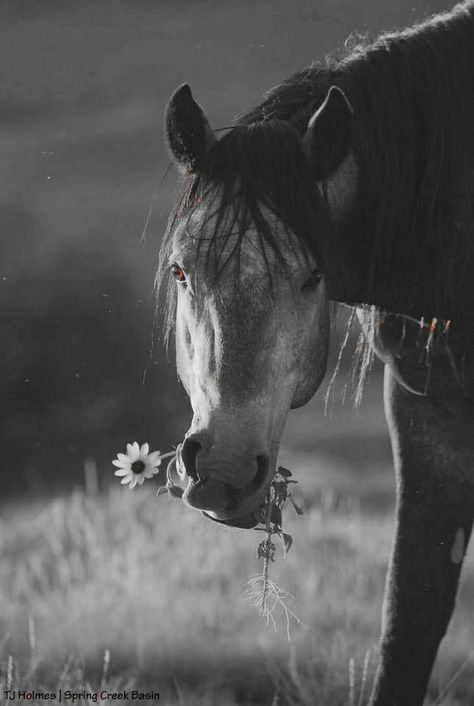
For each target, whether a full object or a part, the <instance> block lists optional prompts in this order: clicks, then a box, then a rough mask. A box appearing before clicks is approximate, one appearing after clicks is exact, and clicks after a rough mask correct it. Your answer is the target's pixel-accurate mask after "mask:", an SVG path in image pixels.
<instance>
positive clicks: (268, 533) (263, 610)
mask: <svg viewBox="0 0 474 706" xmlns="http://www.w3.org/2000/svg"><path fill="white" fill-rule="evenodd" d="M272 509H273V499H272V497H271V486H270V488H269V489H268V503H267V511H266V513H265V549H266V551H265V556H264V559H263V574H262V575H263V591H262V602H261V604H260V615H266V614H267V597H268V576H269V572H270V551H271V547H270V544H271V541H272V528H271V526H270V519H271V516H272Z"/></svg>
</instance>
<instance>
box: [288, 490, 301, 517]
mask: <svg viewBox="0 0 474 706" xmlns="http://www.w3.org/2000/svg"><path fill="white" fill-rule="evenodd" d="M290 501H291V504H292V505H293V507H294V508H295V512H296V514H297V515H304V512H303V510H302V509H301V508H300V506H299V505H297V503H295V501H294V500H293V498H292V497H291V495H290Z"/></svg>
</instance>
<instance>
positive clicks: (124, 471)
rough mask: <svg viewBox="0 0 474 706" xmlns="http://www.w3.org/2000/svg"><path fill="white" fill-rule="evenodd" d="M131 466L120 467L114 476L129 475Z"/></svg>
mask: <svg viewBox="0 0 474 706" xmlns="http://www.w3.org/2000/svg"><path fill="white" fill-rule="evenodd" d="M129 475H130V468H119V470H118V471H114V476H129Z"/></svg>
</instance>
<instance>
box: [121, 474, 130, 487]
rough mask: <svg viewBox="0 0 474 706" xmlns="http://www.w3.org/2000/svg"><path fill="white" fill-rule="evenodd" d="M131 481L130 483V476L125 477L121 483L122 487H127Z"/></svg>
mask: <svg viewBox="0 0 474 706" xmlns="http://www.w3.org/2000/svg"><path fill="white" fill-rule="evenodd" d="M129 481H130V476H125V478H122V480H121V481H120V482H121V484H122V485H125V484H126V483H128V482H129Z"/></svg>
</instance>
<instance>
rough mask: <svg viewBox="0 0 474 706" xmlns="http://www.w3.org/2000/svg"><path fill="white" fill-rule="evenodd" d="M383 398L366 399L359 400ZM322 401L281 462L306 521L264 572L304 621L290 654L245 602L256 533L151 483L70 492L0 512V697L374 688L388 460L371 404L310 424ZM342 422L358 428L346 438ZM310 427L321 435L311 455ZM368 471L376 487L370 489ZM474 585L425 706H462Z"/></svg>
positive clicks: (233, 694)
mask: <svg viewBox="0 0 474 706" xmlns="http://www.w3.org/2000/svg"><path fill="white" fill-rule="evenodd" d="M378 387H379V386H378V385H374V386H373V388H374V389H373V391H372V392H371V390H370V389H369V390H368V392H367V394H368V396H369V402H371V400H370V397H371V395H372V396H375V395H377V394H378V392H379V390H378ZM320 404H321V402H319V401H318V400H316V401H315V402H314V403H312V406H311V407H310V408H309V410H306V411H305V410H301V412H295V413H294V417H291V416H290V421H289V427H288V429H287V432H286V436H285V438H284V441H283V446H282V454H281V458H282V461H284V462H285V464H287V465H290V467H291V468H293V469H294V471H295V473H296V475H297V477H298V479H299V480H300V486H298V492H297V495H298V498H299V500H300V501H301V502H302V504H303V505H304V507H305V514H304V516H303V517H297V516H296V515H294V514H293V513H292V512H291V511H290V509H288V510H287V513H286V514H287V518H286V523H285V524H286V529H287V530H288V531H289V532H290V533H291V534H292V535H293V536H294V540H295V543H294V547H293V548H292V549H291V552H290V553H289V555H288V556H287V558H286V559H285V560H283V557H282V552H281V551H280V552H279V554H278V556H277V561H276V562H275V565H274V566H272V576H273V579H274V580H275V581H276V582H277V583H279V584H280V585H282V586H283V587H284V588H286V589H287V590H288V591H289V592H290V593H291V594H292V595H293V596H294V598H293V599H291V600H289V607H290V608H291V609H292V610H293V611H294V612H295V613H296V614H297V615H298V617H299V618H300V620H301V623H302V625H298V624H297V623H296V622H292V624H291V626H290V627H291V638H292V640H291V643H288V641H287V638H286V630H285V620H284V617H283V615H282V614H280V615H276V616H275V617H276V622H277V625H278V631H277V632H274V630H273V629H272V628H271V627H266V626H265V623H264V621H263V620H262V619H261V618H259V617H258V615H257V613H256V610H255V609H254V608H252V607H251V606H249V605H248V604H246V603H244V602H243V601H242V600H241V599H240V594H241V592H242V590H243V589H244V585H245V583H246V581H247V580H249V579H251V578H252V577H254V576H255V575H256V574H257V573H258V571H259V562H258V561H257V560H256V559H255V548H256V544H257V538H258V535H257V533H254V532H251V531H242V530H235V529H231V528H225V527H218V526H215V525H214V524H212V523H209V522H207V521H205V520H204V519H203V518H201V516H200V515H199V514H198V513H195V512H191V511H189V510H187V509H185V508H184V507H183V506H182V504H181V502H180V501H178V500H174V499H171V498H168V497H166V496H165V497H160V498H156V497H155V487H154V486H153V484H152V483H149V484H148V485H145V486H144V487H143V488H142V489H140V490H139V491H133V492H130V491H128V490H124V489H121V488H118V487H115V486H113V487H111V488H110V489H109V490H108V491H106V492H104V493H103V494H102V495H95V496H87V495H86V494H85V492H84V491H82V490H80V489H78V490H76V491H74V492H73V493H72V494H71V495H69V496H65V497H57V498H54V499H51V500H45V501H42V502H36V503H33V502H31V503H26V502H25V503H22V504H18V505H16V506H13V507H11V508H10V509H9V510H8V512H6V513H4V515H3V519H2V521H1V526H0V567H1V568H0V604H1V606H2V611H1V623H0V635H1V636H2V638H1V666H2V671H1V673H2V684H0V693H1V690H2V689H3V688H4V686H5V683H6V680H7V678H9V679H10V681H11V682H12V684H13V688H18V687H20V686H21V687H22V688H32V689H36V690H38V689H42V690H46V689H49V690H52V689H55V688H58V685H61V684H62V685H63V688H68V686H69V688H74V689H75V690H79V689H87V688H88V689H97V688H98V687H99V685H100V683H101V681H102V682H103V683H105V684H107V685H109V686H110V687H112V688H113V689H117V688H122V687H123V686H124V685H127V684H129V685H135V686H136V688H138V689H140V690H146V689H148V690H155V691H159V692H160V694H161V699H160V703H165V704H170V706H171V705H174V704H180V705H182V704H185V705H186V706H188V705H189V706H192V705H194V704H196V705H197V704H202V705H203V706H206V705H211V704H213V705H215V706H231V705H232V706H234V705H236V704H258V705H259V706H266V705H268V706H270V704H271V701H272V694H273V692H274V690H275V684H276V682H278V680H280V681H281V684H282V687H283V689H284V690H285V691H286V693H287V701H288V703H289V704H291V706H293V705H296V704H301V705H302V706H310V705H314V704H317V705H318V706H319V705H320V706H338V705H341V706H342V705H345V706H357V705H358V703H359V701H358V699H359V695H360V689H361V681H362V672H363V664H364V661H368V683H370V679H371V678H372V675H373V671H374V668H375V662H376V657H377V646H376V643H377V635H378V630H379V613H380V607H381V599H382V590H383V583H384V573H385V569H386V562H387V557H388V552H389V548H390V542H391V532H392V522H393V521H392V513H391V512H387V510H386V508H387V507H389V506H390V505H391V503H392V502H393V498H392V491H391V480H390V473H389V458H388V455H387V453H386V452H387V449H386V446H384V444H386V438H385V437H384V436H382V432H383V427H382V425H383V421H382V420H380V421H378V422H377V421H374V419H375V418H376V417H377V415H379V414H380V403H379V407H377V404H376V403H375V402H371V403H370V404H367V406H366V407H365V408H362V410H361V411H359V412H355V411H354V410H353V409H350V408H347V409H345V408H343V409H342V410H339V411H336V412H335V414H334V417H333V418H332V419H331V418H322V417H321V415H318V416H317V418H316V419H315V418H313V427H311V419H312V415H311V412H312V411H315V410H317V408H318V405H320ZM345 416H348V417H350V418H351V419H354V420H355V421H354V422H353V423H352V427H350V426H349V432H350V429H351V428H352V431H353V434H352V437H351V434H350V433H349V432H348V422H347V420H345V421H344V417H345ZM342 422H344V425H343V427H344V430H345V431H344V438H345V439H346V442H345V443H346V447H347V445H348V444H349V446H350V443H351V442H350V439H351V438H352V447H351V448H352V452H351V453H352V454H353V455H354V458H355V463H354V464H352V466H351V471H350V473H351V474H352V478H351V477H349V475H348V473H349V471H348V469H347V467H346V466H345V463H344V458H343V452H344V445H340V444H338V443H337V429H338V428H340V427H341V425H342ZM369 423H371V425H372V426H371V428H372V430H373V433H374V434H375V432H376V430H377V424H378V425H379V427H380V436H381V438H380V445H379V448H378V451H377V453H378V457H379V463H378V469H376V468H375V467H374V468H370V467H369V468H366V469H365V472H364V477H365V478H366V479H367V481H366V483H365V484H364V483H357V482H354V480H355V479H354V473H357V472H358V471H357V444H358V439H359V441H360V440H362V439H363V438H364V437H363V431H364V427H365V426H367V425H368V424H369ZM311 428H312V429H313V432H314V429H316V432H317V433H316V437H318V438H320V439H321V443H320V445H319V447H318V449H316V452H314V449H313V452H312V455H310V453H309V436H308V435H307V434H308V433H309V430H310V429H311ZM374 429H375V432H374ZM305 430H306V432H305ZM312 436H313V438H314V433H313V435H312ZM305 439H306V441H307V444H306V443H305ZM331 439H332V441H331ZM347 439H349V442H348V441H347ZM331 443H332V445H333V446H332V448H333V451H332V452H331V451H330V448H331ZM367 443H368V442H367V439H366V440H365V444H366V446H367ZM382 447H383V448H385V451H384V452H383V453H382V452H381V450H380V449H381V448H382ZM374 448H376V449H377V445H376V444H375V442H374ZM305 449H306V450H305ZM334 449H337V450H338V451H337V455H335V454H336V452H335V451H334ZM341 449H342V451H341ZM348 453H349V451H348ZM367 455H368V456H369V458H370V454H366V456H367ZM384 458H385V460H386V464H385V465H384V460H383V459H384ZM331 464H332V466H331ZM103 470H104V473H105V474H107V476H108V474H109V473H111V469H110V470H109V469H103ZM376 474H377V475H378V477H379V482H378V484H377V483H372V484H370V478H371V477H372V478H375V477H376ZM349 486H350V487H351V488H352V493H349V492H348V490H347V488H348V487H349ZM354 487H358V488H359V490H358V492H357V494H356V493H354V490H353V489H354ZM383 498H385V502H383V501H382V499H383ZM473 587H474V565H473V561H472V559H471V560H470V561H469V562H468V566H467V567H466V570H465V573H464V577H463V583H462V588H461V593H460V597H459V601H458V607H457V612H456V617H455V619H454V621H453V624H452V627H451V629H450V631H449V634H448V635H447V637H446V639H445V641H444V644H443V648H442V650H441V653H440V657H439V660H438V663H437V665H436V667H435V670H434V675H433V680H432V689H431V699H432V700H430V701H428V702H427V703H433V699H434V698H435V697H436V696H437V695H438V694H439V693H440V692H441V693H442V698H441V700H439V701H435V703H436V704H438V703H439V704H443V705H444V706H455V705H456V706H461V705H462V706H468V704H472V693H473V687H474V669H473V664H472V662H471V661H469V658H470V656H471V657H472V654H470V653H471V650H472V615H473V611H474V592H473V590H472V589H473ZM107 650H108V651H109V653H110V661H109V663H108V664H107V665H106V669H105V672H106V673H105V675H104V674H103V672H104V654H105V653H106V651H107ZM368 653H369V654H368ZM466 660H468V663H467V665H466V666H465V667H464V668H463V669H462V671H461V674H460V675H459V676H458V677H457V678H456V679H455V680H454V682H453V684H452V685H451V686H449V682H450V680H451V679H452V677H453V676H454V675H455V674H456V672H457V670H458V669H459V668H460V667H461V666H462V665H463V663H464V662H466ZM106 661H107V660H106ZM8 672H9V677H7V673H8ZM350 674H352V676H350ZM368 683H367V685H366V689H365V692H366V697H367V695H368V691H369V686H368ZM446 687H448V688H447V691H446V693H444V692H443V689H445V688H446ZM469 694H471V696H470V697H469ZM366 697H365V698H364V697H363V698H362V700H361V701H360V704H361V705H362V704H364V703H366ZM10 703H12V702H10ZM32 703H33V702H32ZM38 703H39V702H38ZM84 703H87V702H84Z"/></svg>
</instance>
